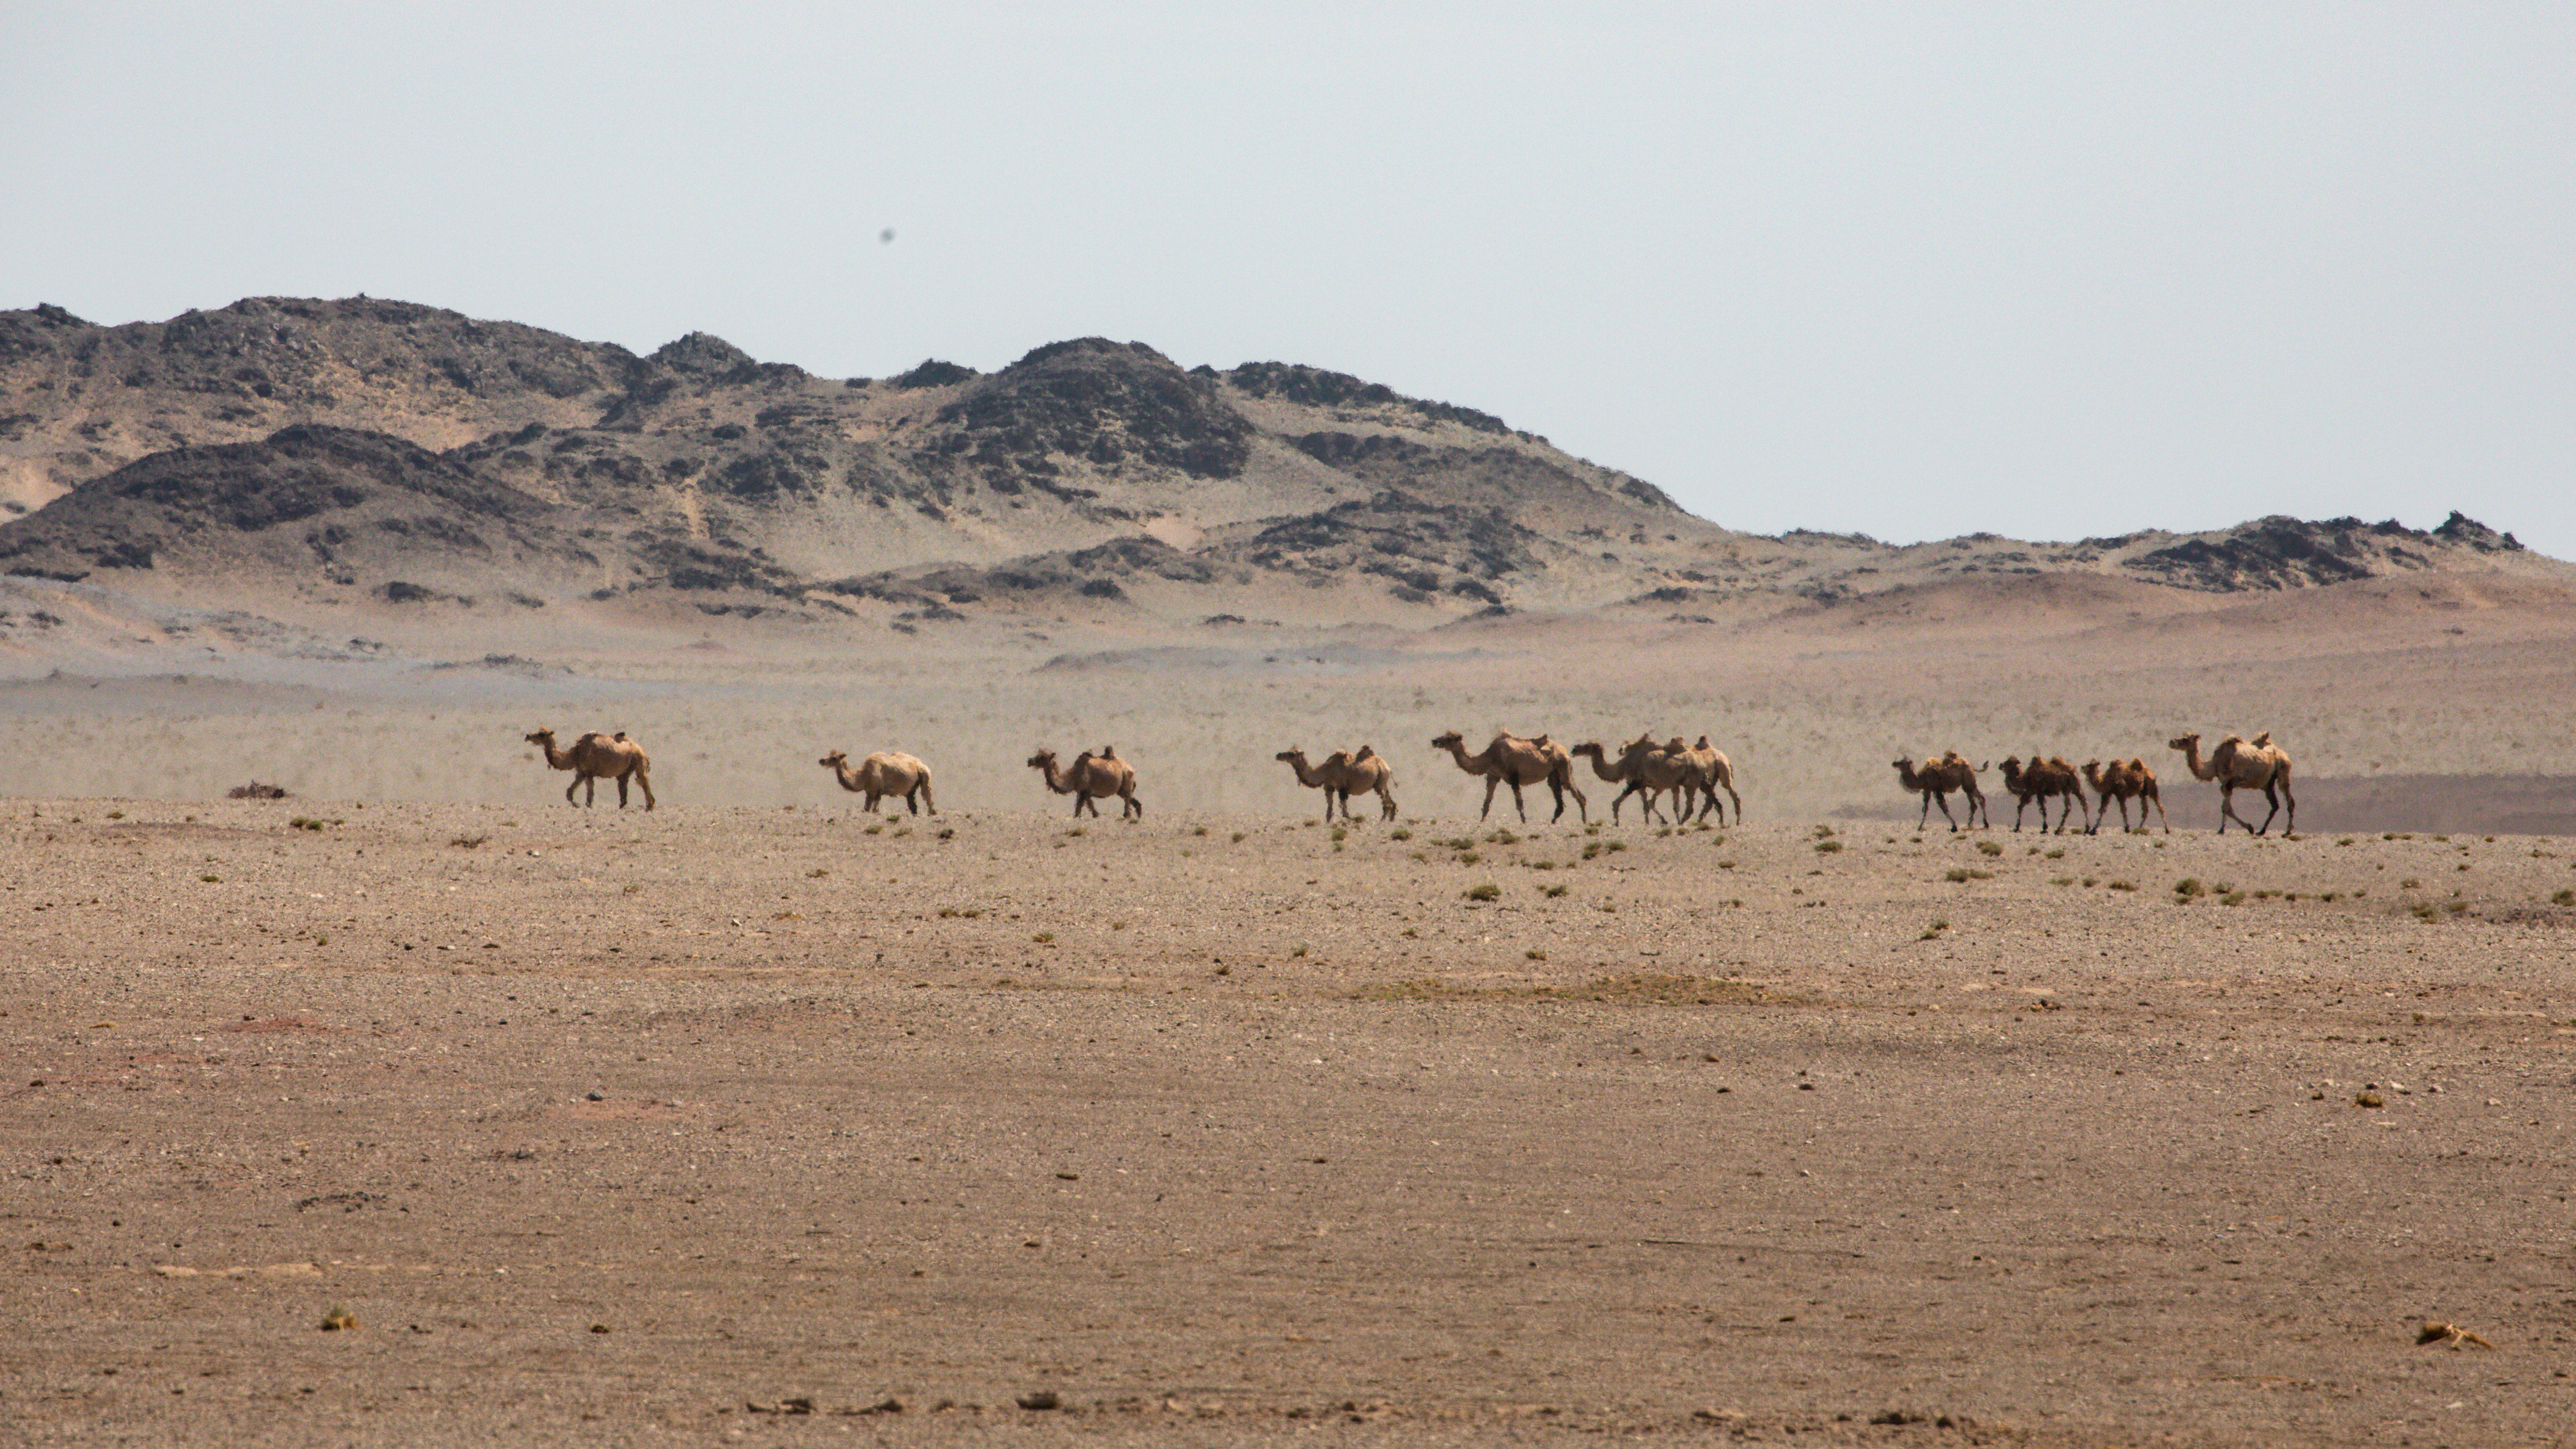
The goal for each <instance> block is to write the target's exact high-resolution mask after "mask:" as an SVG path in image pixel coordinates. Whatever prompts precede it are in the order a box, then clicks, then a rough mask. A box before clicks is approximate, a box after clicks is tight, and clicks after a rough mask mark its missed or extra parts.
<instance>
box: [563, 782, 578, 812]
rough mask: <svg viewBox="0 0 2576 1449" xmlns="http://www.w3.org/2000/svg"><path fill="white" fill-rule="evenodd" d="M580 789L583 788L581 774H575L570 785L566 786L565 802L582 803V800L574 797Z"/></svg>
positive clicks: (569, 803)
mask: <svg viewBox="0 0 2576 1449" xmlns="http://www.w3.org/2000/svg"><path fill="white" fill-rule="evenodd" d="M580 790H581V776H579V775H575V776H573V777H572V783H571V784H569V785H566V786H564V803H565V804H566V805H578V804H580V803H581V802H580V801H578V800H576V799H574V798H572V797H573V796H574V795H576V794H578V793H579V792H580Z"/></svg>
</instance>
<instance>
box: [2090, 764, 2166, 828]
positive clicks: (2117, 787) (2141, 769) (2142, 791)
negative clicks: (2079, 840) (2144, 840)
mask: <svg viewBox="0 0 2576 1449" xmlns="http://www.w3.org/2000/svg"><path fill="white" fill-rule="evenodd" d="M2084 778H2085V779H2086V780H2087V781H2089V782H2090V783H2091V784H2092V786H2093V794H2094V796H2095V797H2096V798H2097V799H2098V801H2099V802H2100V808H2098V809H2096V810H2095V811H2094V812H2093V823H2092V824H2091V825H2088V826H2086V827H2084V833H2085V834H2087V835H2097V834H2100V833H2101V830H2102V817H2103V816H2105V815H2107V814H2109V813H2110V810H2111V802H2112V801H2114V800H2117V801H2119V802H2120V833H2121V834H2122V835H2126V834H2128V833H2129V801H2130V800H2131V799H2135V800H2136V801H2137V802H2138V828H2139V829H2140V830H2144V829H2146V828H2147V805H2148V803H2149V802H2151V801H2152V802H2153V803H2154V805H2155V807H2156V818H2157V819H2159V820H2163V821H2164V823H2165V834H2167V835H2171V834H2173V821H2172V819H2171V818H2169V817H2167V816H2166V815H2165V801H2164V797H2163V796H2161V795H2159V794H2157V793H2156V772H2155V771H2153V770H2150V769H2148V768H2147V762H2146V761H2144V760H2137V759H2131V760H2113V761H2112V762H2111V763H2109V764H2107V765H2105V764H2103V763H2102V762H2101V761H2100V760H2086V761H2085V762H2084Z"/></svg>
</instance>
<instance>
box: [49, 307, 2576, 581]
mask: <svg viewBox="0 0 2576 1449" xmlns="http://www.w3.org/2000/svg"><path fill="white" fill-rule="evenodd" d="M0 506H5V507H8V508H12V509H16V510H19V511H21V512H22V513H23V515H24V516H21V517H18V518H16V519H15V520H14V521H11V522H9V523H7V524H6V525H5V526H0V571H7V572H12V573H17V574H21V575H36V576H42V577H50V578H60V579H78V578H93V577H94V581H96V582H116V583H119V584H121V585H124V586H126V587H129V588H134V589H139V590H143V591H146V592H150V591H154V590H158V591H161V592H174V591H183V590H186V589H190V588H195V587H200V586H202V585H204V584H205V583H206V582H207V581H210V580H227V581H232V582H235V583H240V582H245V581H246V582H248V583H250V584H252V585H253V586H255V587H258V588H264V589H270V590H277V589H284V590H288V591H291V592H292V593H294V594H295V595H297V596H299V597H301V598H303V599H304V600H306V601H308V602H312V603H319V604H330V603H362V602H369V601H373V602H376V603H390V604H412V605H425V606H453V607H467V608H511V607H542V606H543V605H544V604H545V603H546V602H547V601H549V600H555V599H568V598H574V597H582V596H588V597H592V598H598V599H621V598H643V599H652V598H664V597H675V598H679V599H684V600H686V601H688V602H691V603H694V604H696V605H697V606H698V607H700V608H702V609H705V610H707V611H708V612H729V613H730V612H745V613H752V612H768V611H772V610H784V611H788V612H793V613H802V614H806V615H810V616H814V617H833V616H842V615H855V616H858V617H862V618H869V619H873V620H876V621H879V622H883V623H887V624H891V625H895V626H897V627H902V628H906V629H917V628H920V627H924V626H926V625H930V624H937V623H948V622H954V621H957V620H961V619H967V618H972V617H975V616H977V615H1011V614H1015V613H1019V612H1027V611H1033V610H1034V611H1044V612H1046V613H1049V614H1052V615H1059V616H1060V615H1062V614H1064V613H1066V612H1067V611H1083V612H1086V613H1093V614H1117V613H1120V612H1134V611H1143V612H1145V613H1147V614H1150V615H1153V616H1157V617H1162V618H1166V619H1170V620H1174V621H1189V622H1196V621H1199V620H1204V619H1218V620H1222V619H1227V618H1240V617H1243V616H1246V615H1251V616H1254V617H1280V618H1287V617H1296V618H1302V619H1309V620H1316V619H1345V618H1347V619H1363V618H1364V619H1371V620H1378V621H1384V622H1393V623H1400V624H1412V625H1417V626H1419V625H1431V624H1437V623H1440V622H1443V621H1445V620H1449V619H1455V618H1458V617H1461V616H1464V615H1469V614H1475V613H1479V612H1486V611H1492V610H1496V609H1524V608H1535V609H1544V610H1588V609H1596V608H1604V607H1616V608H1626V609H1630V610H1640V611H1646V612H1649V613H1652V614H1657V615H1660V616H1663V617H1669V618H1680V619H1684V620H1688V619H1691V618H1694V617H1699V616H1697V615H1695V614H1694V613H1693V612H1692V611H1693V610H1694V609H1695V608H1697V607H1701V606H1705V605H1709V604H1713V603H1716V602H1719V601H1723V600H1728V599H1732V598H1736V597H1739V596H1743V595H1747V594H1755V595H1788V596H1795V597H1796V598H1798V599H1803V600H1805V601H1808V602H1810V603H1812V604H1815V605H1825V606H1830V605H1833V604H1835V603H1838V602H1841V601H1845V600H1849V599H1853V598H1857V597H1860V596H1862V595H1866V594H1875V593H1881V592H1885V591H1887V590H1890V589H1893V588H1897V587H1901V586H1905V585H1918V584H1925V583H1933V582H1938V581H1941V580H1945V579H1953V578H1961V577H1987V578H1993V577H2003V578H2010V577H2014V576H2021V575H2036V574H2100V575H2110V576H2118V577H2124V578H2128V579H2133V580H2139V581H2143V582H2149V583H2154V584H2159V585H2166V586H2171V587H2176V588H2181V589H2190V590H2201V591H2218V592H2231V591H2240V590H2255V589H2286V588H2303V587H2310V586H2315V585H2322V584H2334V583H2340V582H2348V581H2352V580H2357V579H2365V578H2373V577H2383V576H2388V575H2392V574H2400V573H2405V572H2409V571H2417V570H2459V569H2477V570H2485V569H2495V568H2503V569H2506V570H2508V571H2520V572H2525V573H2540V574H2546V575H2549V576H2551V577H2556V578H2561V579H2576V570H2570V569H2569V568H2568V567H2567V566H2566V565H2563V564H2559V563H2557V562H2556V561H2554V560H2546V559H2541V558H2539V557H2537V556H2535V555H2531V554H2529V553H2528V552H2527V551H2525V550H2523V549H2522V548H2521V547H2520V545H2519V544H2517V543H2515V542H2514V540H2513V539H2512V537H2511V536H2510V535H2507V534H2497V533H2494V532H2492V531H2490V530H2488V529H2486V528H2484V527H2482V526H2480V525H2478V524H2476V523H2474V522H2472V521H2470V520H2468V519H2465V518H2461V517H2459V516H2458V515H2454V516H2453V517H2452V519H2451V520H2450V522H2448V523H2446V524H2444V525H2443V526H2442V527H2441V528H2438V529H2435V530H2431V531H2429V532H2425V531H2415V530H2408V529H2405V528H2402V527H2400V526H2398V525H2397V524H2395V523H2393V522H2392V523H2382V524H2375V525H2374V524H2364V523H2362V522H2360V521H2359V520H2354V519H2339V520H2333V521H2331V522H2326V523H2304V522H2300V521H2297V520H2292V519H2286V518H2271V519H2263V520H2260V521H2257V522H2255V523H2251V524H2247V525H2243V526H2241V527H2239V528H2235V529H2230V530H2224V531H2221V532H2217V533H2210V534H2199V535H2174V534H2165V533H2139V534H2132V535H2128V536H2125V537H2121V538H2113V539H2089V540H2085V541H2082V542H2079V543H2074V544H2033V543H2022V542H2017V541H2014V540H2010V539H2003V538H1998V537H1995V536H1992V535H1976V536H1972V537H1968V538H1960V539H1951V540H1945V541H1942V542H1939V543H1931V544H1921V545H1914V546H1910V547H1901V548H1900V547H1893V546H1889V545H1885V544H1880V543H1877V542H1875V541H1874V540H1870V539H1868V538H1865V537H1858V536H1838V535H1822V534H1811V533H1793V534H1789V535H1785V536H1783V537H1779V538H1757V537H1752V536H1748V535H1743V534H1738V533H1733V532H1729V531H1728V530H1725V529H1723V528H1721V527H1718V526H1717V525H1714V524H1711V523H1709V522H1707V521H1705V520H1701V519H1698V518H1694V517H1692V516H1690V515H1688V514H1686V513H1684V512H1682V511H1681V510H1680V509H1679V508H1677V507H1676V506H1675V505H1674V504H1673V503H1672V501H1671V500H1670V499H1668V498H1667V497H1665V496H1664V495H1663V494H1662V493H1661V492H1660V491H1659V490H1657V489H1655V488H1654V487H1652V486H1650V485H1648V484H1646V483H1643V482H1641V481H1639V480H1637V479H1634V478H1630V477H1628V476H1626V475H1624V474H1621V473H1618V472H1615V471H1613V470H1610V469H1605V468H1601V467H1598V466H1596V465H1594V464H1591V463H1589V462H1586V461H1584V460H1581V459H1576V458H1573V457H1569V456H1568V455H1566V454H1565V453H1563V452H1561V451H1559V450H1558V449H1556V448H1554V447H1552V446H1550V445H1549V444H1548V443H1547V441H1546V440H1545V439H1543V438H1539V437H1535V436H1532V435H1530V434H1527V433H1522V432H1517V431H1514V430H1513V429H1511V428H1510V427H1508V426H1507V425H1505V424H1504V423H1503V422H1502V421H1501V420H1500V419H1497V418H1493V417H1491V416H1488V415H1486V414H1483V413H1479V412H1476V411H1474V410H1472V409H1469V408H1463V407H1457V406H1452V405H1449V404H1444V403H1435V402H1427V401H1423V400H1420V399H1414V398H1407V397H1404V396H1401V395H1399V394H1397V393H1395V392H1393V391H1391V390H1389V389H1387V388H1384V387H1381V386H1377V385H1374V384H1370V383H1366V382H1363V381H1361V380H1360V379H1357V378H1353V377H1349V376H1347V375H1344V374H1339V373H1333V372H1327V371H1322V370H1319V369H1316V368H1311V367H1301V366H1292V365H1287V364H1280V363H1252V364H1247V365H1245V366H1242V367H1237V368H1234V369H1232V370H1231V371H1227V372H1217V371H1215V370H1213V369H1210V368H1206V367H1200V368H1193V369H1187V370H1184V369H1183V368H1181V367H1180V366H1178V365H1177V364H1175V363H1173V362H1172V361H1171V360H1170V359H1168V358H1165V357H1164V356H1162V355H1161V354H1160V353H1158V352H1156V351H1154V350H1153V349H1152V348H1150V347H1147V346H1144V345H1143V344H1141V343H1117V342H1110V341H1106V340H1103V339H1099V338H1085V339H1078V340H1074V341H1068V342H1059V343H1052V344H1049V345H1047V346H1043V347H1040V348H1037V349H1035V350H1034V351H1032V352H1030V353H1029V354H1028V355H1027V356H1025V357H1023V358H1021V359H1020V360H1018V361H1017V362H1015V363H1013V364H1012V365H1010V366H1009V367H1007V368H1004V369H1002V370H1001V371H999V372H997V373H993V374H990V375H985V374H979V373H976V372H974V371H973V370H971V369H968V368H963V367H959V366H956V365H953V364H949V363H943V362H938V361H930V362H925V363H923V364H921V365H920V366H918V367H916V368H914V369H912V370H911V371H909V372H907V373H904V374H902V375H901V376H898V377H894V378H889V379H883V380H869V379H846V380H842V379H824V378H817V377H814V376H812V375H810V374H808V373H806V372H805V371H803V370H802V369H800V368H796V367H793V366H788V365H785V364H778V363H762V362H758V361H756V360H754V359H753V358H751V357H749V356H747V355H746V354H744V353H743V352H741V351H740V350H739V349H737V348H734V347H732V346H731V345H729V344H727V343H725V342H724V341H722V340H721V339H718V338H715V337H711V336H708V335H706V334H704V333H693V334H691V335H690V336H687V337H684V338H681V339H680V340H678V341H676V342H673V343H670V344H669V345H667V346H664V347H662V348H660V349H659V350H657V351H655V352H654V353H652V354H651V355H649V356H638V355H636V354H634V353H631V352H628V351H627V350H625V349H623V348H620V347H616V346H612V345H606V344H597V343H585V342H579V341H575V340H573V339H570V338H566V337H561V336H558V335H555V334H552V333H547V332H543V331H540V330H537V329H534V328H529V327H524V326H519V325H516V324H510V323H489V322H480V321H476V320H474V319H471V318H467V317H464V316H461V315H459V314H457V313H454V312H447V311H442V310H439V309H435V308H429V307H421V306H415V305H411V304H407V303H399V302H388V301H380V300H374V299H369V298H363V297H361V298H354V299H348V300H342V301H309V300H298V299H285V298H256V299H251V300H247V301H243V302H240V303H236V304H235V305H233V306H231V307H227V308H224V309H221V310H220V311H216V312H203V313H200V312H191V313H188V314H185V315H183V316H181V317H178V318H174V319H172V320H170V321H168V322H162V323H136V324H131V325H127V326H121V327H99V326H94V325H91V324H88V323H85V322H82V321H81V320H79V319H78V318H75V317H72V316H70V315H69V314H68V313H65V312H63V311H62V310H61V309H59V308H51V307H39V308H37V309H35V310H33V311H26V312H0Z"/></svg>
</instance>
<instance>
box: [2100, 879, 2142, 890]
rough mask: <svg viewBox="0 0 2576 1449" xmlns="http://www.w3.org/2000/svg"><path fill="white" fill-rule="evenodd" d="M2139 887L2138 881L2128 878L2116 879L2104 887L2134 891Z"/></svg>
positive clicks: (2106, 888)
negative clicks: (2127, 879) (2128, 879)
mask: <svg viewBox="0 0 2576 1449" xmlns="http://www.w3.org/2000/svg"><path fill="white" fill-rule="evenodd" d="M2137 888H2138V885H2137V882H2135V881H2126V880H2115V881H2113V882H2111V883H2110V884H2109V885H2107V886H2105V887H2103V889H2105V890H2115V891H2134V890H2136V889H2137Z"/></svg>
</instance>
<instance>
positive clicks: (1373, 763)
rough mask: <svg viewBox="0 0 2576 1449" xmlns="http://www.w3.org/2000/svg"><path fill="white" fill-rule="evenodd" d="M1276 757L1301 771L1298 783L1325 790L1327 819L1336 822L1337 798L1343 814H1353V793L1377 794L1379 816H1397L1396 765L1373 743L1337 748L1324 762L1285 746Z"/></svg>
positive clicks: (1387, 818) (1345, 816)
mask: <svg viewBox="0 0 2576 1449" xmlns="http://www.w3.org/2000/svg"><path fill="white" fill-rule="evenodd" d="M1272 758H1273V759H1278V760H1285V761H1287V762H1288V768H1290V769H1292V770H1295V771H1296V772H1297V783H1298V784H1300V785H1303V786H1305V787H1306V788H1307V789H1309V790H1316V789H1320V790H1322V791H1323V792H1324V823H1325V824H1327V825H1330V824H1331V823H1333V801H1334V799H1335V798H1336V797H1339V798H1340V800H1341V802H1342V818H1343V819H1344V820H1348V819H1350V818H1351V796H1353V795H1355V794H1367V793H1369V792H1371V791H1374V792H1376V794H1377V803H1378V817H1379V818H1380V819H1382V820H1393V819H1394V818H1395V766H1394V765H1392V764H1390V763H1388V762H1387V758H1386V756H1384V755H1381V754H1379V753H1378V752H1377V750H1376V748H1375V747H1374V746H1371V745H1362V746H1360V748H1359V753H1357V754H1353V753H1351V752H1350V751H1349V750H1335V751H1333V752H1332V753H1331V754H1329V755H1326V756H1325V757H1324V763H1323V764H1321V765H1312V766H1310V765H1308V764H1307V763H1306V752H1305V751H1304V750H1296V749H1290V750H1281V751H1280V752H1279V753H1278V754H1276V755H1274V756H1272Z"/></svg>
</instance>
